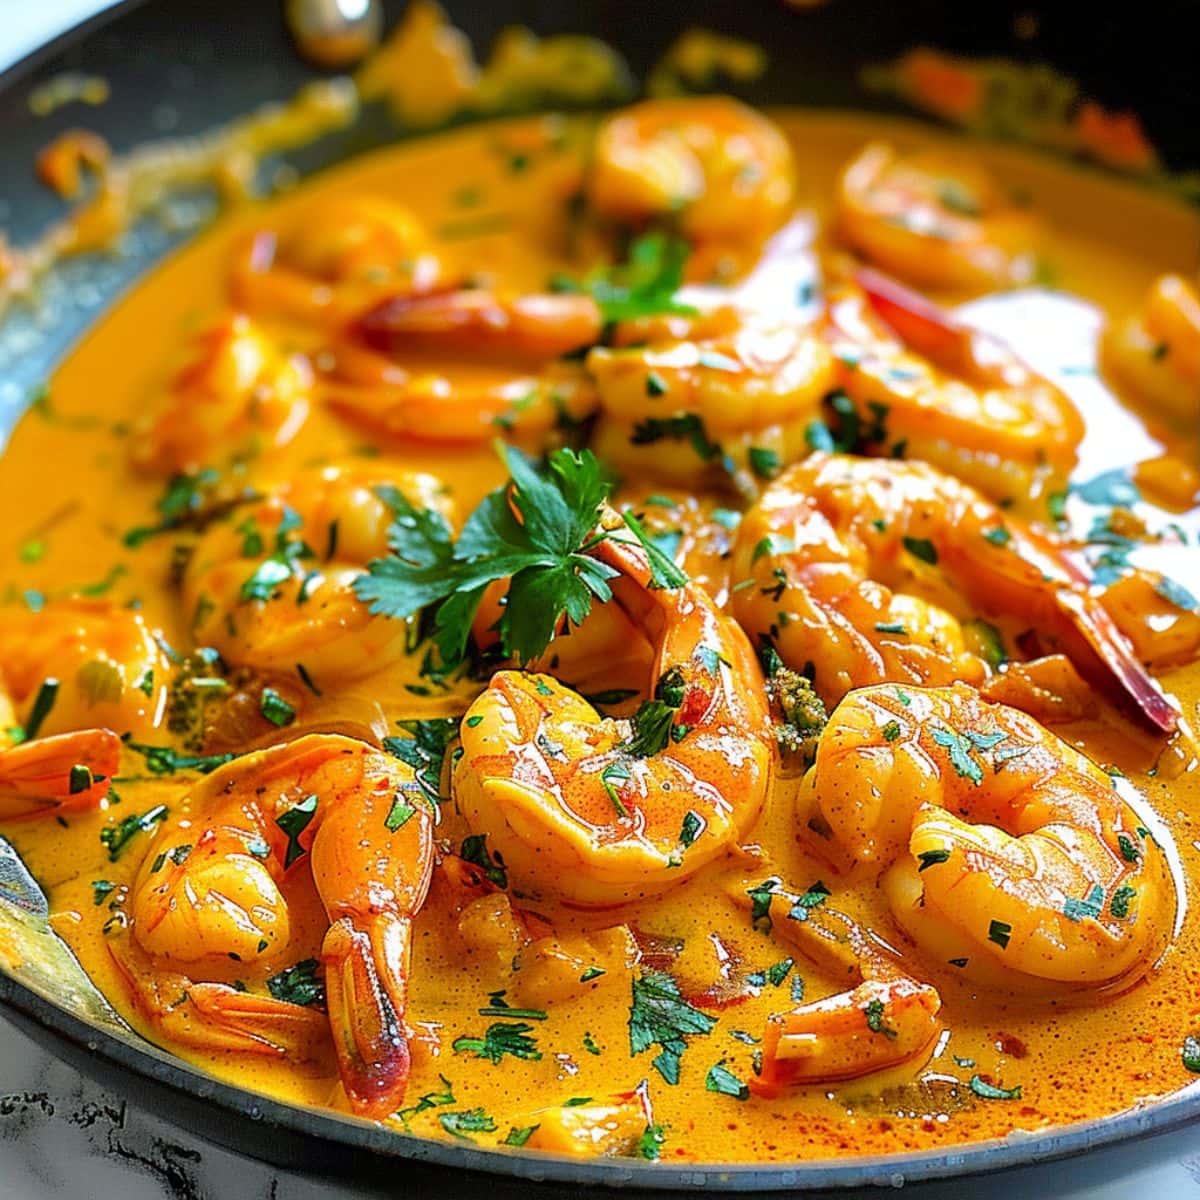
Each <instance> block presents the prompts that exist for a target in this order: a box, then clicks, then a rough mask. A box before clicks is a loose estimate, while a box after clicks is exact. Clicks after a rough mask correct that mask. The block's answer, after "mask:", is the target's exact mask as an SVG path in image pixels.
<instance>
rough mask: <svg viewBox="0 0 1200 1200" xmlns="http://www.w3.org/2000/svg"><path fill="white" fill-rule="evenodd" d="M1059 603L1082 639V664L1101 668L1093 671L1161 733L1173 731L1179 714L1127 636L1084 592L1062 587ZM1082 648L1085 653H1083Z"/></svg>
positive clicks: (1077, 653) (1076, 652)
mask: <svg viewBox="0 0 1200 1200" xmlns="http://www.w3.org/2000/svg"><path fill="white" fill-rule="evenodd" d="M1057 603H1058V606H1059V609H1060V611H1061V612H1062V613H1063V614H1064V616H1065V617H1066V619H1067V623H1068V626H1069V627H1070V628H1072V629H1073V630H1074V631H1075V632H1076V633H1077V634H1078V636H1079V638H1080V640H1081V646H1080V647H1079V648H1078V650H1076V649H1075V648H1074V647H1072V650H1073V651H1074V652H1073V653H1072V657H1073V658H1076V659H1077V661H1079V662H1080V664H1081V665H1086V664H1087V663H1088V662H1089V661H1091V662H1094V663H1095V664H1096V667H1097V668H1098V669H1096V670H1093V671H1092V672H1090V673H1091V674H1094V675H1098V676H1100V681H1101V682H1104V683H1115V684H1116V686H1117V688H1118V689H1119V691H1120V692H1121V693H1122V694H1123V695H1124V696H1126V697H1127V698H1128V699H1129V701H1130V702H1131V703H1132V705H1133V707H1134V708H1135V709H1136V710H1137V712H1138V713H1139V714H1140V715H1141V716H1142V717H1144V718H1145V720H1146V721H1147V722H1149V724H1150V725H1152V726H1153V727H1154V728H1155V729H1157V730H1159V731H1160V732H1161V733H1173V732H1174V730H1175V727H1176V725H1177V724H1178V720H1179V714H1178V713H1177V712H1176V711H1175V709H1174V708H1173V707H1172V705H1171V703H1170V701H1169V700H1168V699H1167V698H1166V696H1164V695H1163V693H1162V691H1161V690H1160V689H1159V686H1158V684H1157V683H1155V681H1154V679H1153V677H1152V676H1151V675H1150V673H1149V672H1148V671H1147V670H1146V668H1145V667H1143V666H1142V664H1141V663H1140V662H1139V661H1138V660H1137V657H1136V656H1135V655H1134V652H1133V648H1132V647H1131V646H1130V644H1129V641H1128V640H1127V639H1126V637H1125V635H1124V634H1123V633H1121V631H1120V630H1119V629H1118V628H1117V627H1116V625H1115V624H1114V623H1113V620H1112V618H1111V617H1110V616H1109V615H1108V613H1107V612H1106V611H1105V610H1104V609H1103V608H1101V606H1100V605H1099V604H1098V603H1095V602H1094V601H1092V598H1091V597H1090V596H1089V595H1088V594H1087V593H1084V592H1078V591H1068V590H1067V589H1065V588H1060V589H1059V590H1058V592H1057ZM1080 651H1082V653H1081V652H1080Z"/></svg>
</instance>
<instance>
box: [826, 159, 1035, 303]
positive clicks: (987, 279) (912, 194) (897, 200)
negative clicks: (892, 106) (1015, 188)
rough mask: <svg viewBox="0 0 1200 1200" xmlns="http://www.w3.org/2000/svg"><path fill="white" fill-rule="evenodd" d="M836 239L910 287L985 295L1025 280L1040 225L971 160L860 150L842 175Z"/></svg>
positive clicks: (1032, 262) (1032, 271)
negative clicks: (896, 276) (911, 285)
mask: <svg viewBox="0 0 1200 1200" xmlns="http://www.w3.org/2000/svg"><path fill="white" fill-rule="evenodd" d="M836 210H837V211H836V231H837V236H838V237H839V238H840V239H841V241H843V242H844V243H845V244H846V245H848V246H849V247H851V249H853V250H856V251H857V252H858V253H860V254H862V255H863V256H864V257H865V258H867V259H868V260H869V261H871V262H873V263H875V264H876V265H877V266H880V267H882V268H883V269H884V270H885V271H891V272H893V273H894V274H896V275H899V276H901V277H902V278H903V279H906V280H908V281H909V282H910V283H912V284H914V285H916V286H917V287H927V288H933V289H935V290H944V291H972V292H975V291H989V290H992V289H995V288H1004V287H1014V286H1017V285H1020V284H1024V283H1029V282H1030V281H1031V280H1032V279H1033V277H1034V274H1035V272H1036V268H1037V253H1036V251H1037V246H1038V242H1039V241H1040V232H1041V231H1040V227H1039V223H1038V222H1037V220H1036V218H1034V217H1033V216H1032V215H1031V214H1030V213H1028V212H1027V211H1025V210H1024V209H1022V208H1021V207H1019V206H1018V205H1017V204H1015V203H1013V201H1011V200H1010V199H1009V198H1008V197H1007V196H1005V195H1004V193H1003V192H1002V191H1001V190H1000V188H999V187H998V186H997V185H996V183H995V182H994V181H993V180H992V178H991V177H990V176H989V175H988V174H987V172H986V171H984V170H983V169H982V168H980V167H978V166H977V165H975V164H974V163H968V162H963V161H960V160H956V159H953V158H947V157H943V156H941V155H938V154H935V153H930V152H916V153H904V152H902V151H900V150H897V149H896V147H895V146H891V145H888V144H887V143H885V142H873V143H871V144H870V145H868V146H866V147H865V148H864V149H863V150H862V151H861V152H860V153H859V155H858V156H857V157H856V158H855V159H853V160H852V161H851V162H850V164H849V165H848V166H847V167H846V169H845V170H844V171H843V172H842V176H841V179H840V181H839V184H838V190H837V200H836Z"/></svg>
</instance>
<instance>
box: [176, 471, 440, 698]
mask: <svg viewBox="0 0 1200 1200" xmlns="http://www.w3.org/2000/svg"><path fill="white" fill-rule="evenodd" d="M389 488H391V489H395V490H397V491H398V492H399V493H400V494H402V495H403V496H405V497H406V498H407V499H408V500H409V501H410V502H411V503H412V504H413V505H414V506H415V507H417V508H421V509H432V510H435V511H438V512H440V513H441V514H442V515H443V516H447V515H448V514H449V513H450V512H451V507H450V505H449V503H448V501H447V499H446V497H445V495H444V489H443V487H442V484H441V481H440V480H438V479H436V478H435V477H434V476H432V475H428V474H425V473H423V472H418V471H409V470H403V469H400V468H392V469H389V468H388V467H386V466H384V465H382V464H381V463H378V462H376V463H372V464H371V465H370V467H362V466H353V467H342V466H328V467H320V468H316V469H309V470H308V471H307V472H304V473H301V474H298V475H297V476H296V477H295V478H294V479H293V480H292V481H291V482H289V483H286V484H284V485H283V486H281V487H279V488H277V489H275V490H274V491H272V492H271V493H270V494H268V495H267V496H265V497H264V498H263V499H261V500H260V501H259V502H257V503H256V504H254V505H252V506H249V507H246V508H242V509H238V510H236V511H235V512H234V513H233V514H232V515H231V516H230V517H229V518H228V519H226V520H225V521H223V522H221V523H219V524H215V525H213V526H211V527H210V528H209V529H208V531H207V532H206V533H205V534H204V535H203V536H202V537H201V538H200V540H199V542H198V543H197V544H196V546H195V549H194V550H193V553H192V555H191V558H190V560H189V562H188V565H187V568H186V570H185V572H184V578H183V601H184V607H185V611H188V612H190V613H191V614H192V634H193V636H194V637H195V639H196V640H197V643H198V644H200V645H210V646H213V647H215V648H216V649H217V650H218V651H219V652H220V653H221V655H222V657H223V658H224V659H225V660H226V661H227V662H229V663H233V664H235V665H237V666H245V667H251V668H254V669H255V670H257V671H260V672H264V673H268V674H269V673H271V672H277V673H286V674H289V675H290V674H292V673H294V672H295V670H296V664H297V663H303V664H304V667H305V669H306V671H307V672H308V673H309V674H310V677H312V678H315V679H318V680H331V681H336V680H346V679H357V678H361V677H362V676H364V675H368V674H371V673H373V672H374V671H377V670H380V669H382V668H383V667H386V666H388V665H389V664H390V663H392V662H395V661H397V660H398V659H399V658H400V657H401V656H402V655H403V654H405V653H406V651H407V642H408V637H409V631H408V628H407V626H406V625H405V624H404V623H403V622H397V621H392V620H389V619H388V618H386V617H373V616H371V614H370V613H368V611H367V608H366V606H365V605H364V604H362V603H360V601H359V600H358V598H357V597H356V596H355V595H354V591H353V587H352V584H353V582H354V580H355V579H356V578H357V577H358V575H359V574H360V573H361V570H362V568H363V567H364V566H365V565H366V564H367V563H368V562H369V561H370V560H371V559H372V558H379V557H383V556H384V555H386V554H387V550H388V543H387V531H388V526H389V525H390V524H391V520H392V516H393V514H392V509H391V506H390V505H389V504H388V502H387V500H386V496H387V494H388V493H387V489H389Z"/></svg>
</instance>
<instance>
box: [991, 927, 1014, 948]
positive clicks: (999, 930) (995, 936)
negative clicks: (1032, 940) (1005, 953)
mask: <svg viewBox="0 0 1200 1200" xmlns="http://www.w3.org/2000/svg"><path fill="white" fill-rule="evenodd" d="M1011 937H1012V926H1011V925H1010V924H1009V923H1008V922H1007V921H991V922H989V923H988V941H989V942H995V943H996V945H997V946H999V947H1000V948H1001V949H1002V950H1007V949H1008V941H1009V938H1011Z"/></svg>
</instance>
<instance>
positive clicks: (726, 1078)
mask: <svg viewBox="0 0 1200 1200" xmlns="http://www.w3.org/2000/svg"><path fill="white" fill-rule="evenodd" d="M704 1086H705V1088H706V1090H708V1091H710V1092H718V1093H719V1094H720V1095H722V1096H732V1097H733V1098H734V1099H735V1100H749V1099H750V1088H749V1087H748V1086H747V1085H746V1084H744V1083H743V1082H742V1081H741V1080H740V1079H739V1078H738V1077H737V1076H736V1075H735V1074H734V1073H733V1072H732V1071H730V1070H728V1069H727V1068H725V1067H723V1066H721V1064H720V1063H717V1064H716V1065H715V1066H712V1067H709V1069H708V1074H707V1075H706V1076H705V1077H704Z"/></svg>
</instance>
